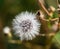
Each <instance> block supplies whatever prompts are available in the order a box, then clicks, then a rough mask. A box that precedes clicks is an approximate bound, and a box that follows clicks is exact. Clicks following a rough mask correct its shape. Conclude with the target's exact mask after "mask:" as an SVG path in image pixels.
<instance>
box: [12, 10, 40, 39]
mask: <svg viewBox="0 0 60 49" xmlns="http://www.w3.org/2000/svg"><path fill="white" fill-rule="evenodd" d="M40 25H41V24H40V23H39V22H38V20H37V19H36V15H35V14H33V13H29V12H27V11H26V12H22V13H21V14H19V15H17V16H16V17H15V19H13V22H12V26H13V30H14V31H15V35H17V36H18V37H20V40H32V39H33V38H35V37H36V35H39V29H40Z"/></svg>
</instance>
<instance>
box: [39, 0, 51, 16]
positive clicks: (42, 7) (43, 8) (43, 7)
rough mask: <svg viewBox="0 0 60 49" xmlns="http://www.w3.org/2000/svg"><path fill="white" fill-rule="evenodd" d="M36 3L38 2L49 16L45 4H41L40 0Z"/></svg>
mask: <svg viewBox="0 0 60 49" xmlns="http://www.w3.org/2000/svg"><path fill="white" fill-rule="evenodd" d="M38 3H39V5H40V6H41V7H42V8H43V10H44V11H45V12H46V13H47V14H48V15H49V16H51V15H50V13H49V12H48V10H47V9H46V8H45V6H44V5H43V4H42V2H41V0H38Z"/></svg>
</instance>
